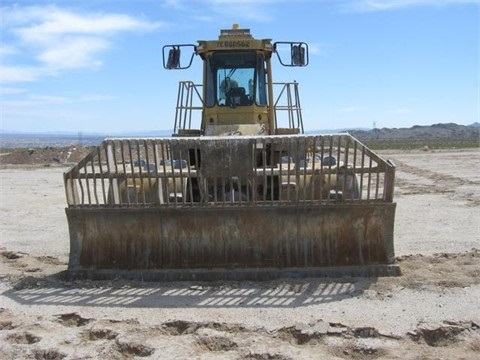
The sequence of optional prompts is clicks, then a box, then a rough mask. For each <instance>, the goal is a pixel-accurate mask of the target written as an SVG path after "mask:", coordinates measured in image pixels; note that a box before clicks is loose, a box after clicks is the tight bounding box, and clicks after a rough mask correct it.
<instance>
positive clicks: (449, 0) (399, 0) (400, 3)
mask: <svg viewBox="0 0 480 360" xmlns="http://www.w3.org/2000/svg"><path fill="white" fill-rule="evenodd" d="M458 4H480V0H346V1H345V2H344V7H345V8H346V9H348V10H353V11H384V10H393V9H400V8H407V7H412V6H436V7H439V6H447V5H458Z"/></svg>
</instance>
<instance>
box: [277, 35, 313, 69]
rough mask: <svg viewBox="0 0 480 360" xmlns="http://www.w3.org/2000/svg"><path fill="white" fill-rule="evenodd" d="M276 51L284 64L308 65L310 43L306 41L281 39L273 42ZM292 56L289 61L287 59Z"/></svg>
mask: <svg viewBox="0 0 480 360" xmlns="http://www.w3.org/2000/svg"><path fill="white" fill-rule="evenodd" d="M273 46H274V51H275V53H276V54H277V56H278V60H279V61H280V64H282V65H283V66H307V65H308V45H307V44H306V43H304V42H285V41H279V42H276V43H274V44H273ZM288 58H290V60H289V62H287V61H285V59H288Z"/></svg>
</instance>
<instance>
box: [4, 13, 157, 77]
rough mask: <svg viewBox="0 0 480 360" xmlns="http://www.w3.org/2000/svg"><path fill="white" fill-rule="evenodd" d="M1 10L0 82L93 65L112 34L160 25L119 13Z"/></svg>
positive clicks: (148, 29) (108, 46) (42, 75)
mask: <svg viewBox="0 0 480 360" xmlns="http://www.w3.org/2000/svg"><path fill="white" fill-rule="evenodd" d="M1 10H2V16H3V19H2V20H3V22H2V29H1V31H2V32H3V33H4V34H5V36H4V37H3V41H4V43H5V44H4V45H2V47H1V48H0V54H1V55H2V60H1V61H2V64H1V66H2V71H3V74H2V79H1V80H2V82H22V81H36V80H38V79H40V78H41V77H44V76H49V75H54V74H58V72H59V71H64V70H68V69H74V68H95V67H98V66H100V65H101V63H102V62H101V56H100V55H101V54H102V53H103V52H104V51H106V50H108V49H109V48H111V47H112V41H113V40H112V37H113V36H114V35H116V34H118V33H120V32H138V31H141V32H143V31H153V30H155V29H158V28H159V27H161V26H162V25H163V24H162V23H160V22H149V21H145V20H141V19H137V18H134V17H131V16H128V15H123V14H104V13H82V12H74V11H72V10H65V9H61V8H59V7H57V6H47V7H36V6H31V7H18V6H16V7H4V8H2V9H1ZM20 56H21V57H20ZM22 62H23V63H24V65H22ZM27 62H28V64H27ZM12 64H14V65H12Z"/></svg>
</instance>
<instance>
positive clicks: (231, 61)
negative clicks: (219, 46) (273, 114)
mask: <svg viewBox="0 0 480 360" xmlns="http://www.w3.org/2000/svg"><path fill="white" fill-rule="evenodd" d="M254 103H255V104H257V105H266V104H267V94H266V81H265V66H264V58H263V55H261V54H257V52H254V51H249V52H246V51H229V52H216V53H213V54H212V55H211V56H209V57H208V58H207V61H206V98H205V104H206V106H207V107H212V106H215V105H219V106H230V107H236V106H248V105H252V104H254Z"/></svg>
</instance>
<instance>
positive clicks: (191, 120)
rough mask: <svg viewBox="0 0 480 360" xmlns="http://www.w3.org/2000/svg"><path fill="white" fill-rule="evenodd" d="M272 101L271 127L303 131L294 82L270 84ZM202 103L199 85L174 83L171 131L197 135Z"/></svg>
mask: <svg viewBox="0 0 480 360" xmlns="http://www.w3.org/2000/svg"><path fill="white" fill-rule="evenodd" d="M273 89H274V95H275V102H274V113H275V128H276V129H278V128H287V129H299V131H300V133H303V131H304V128H303V118H302V108H301V106H300V95H299V91H298V83H297V82H296V81H294V82H278V83H277V82H275V83H273ZM203 106H204V102H203V98H202V85H199V84H195V83H193V82H192V81H180V82H179V83H178V94H177V105H176V107H175V123H174V127H173V133H174V134H181V135H182V136H188V135H197V134H198V135H200V134H201V116H202V115H201V111H202V109H203Z"/></svg>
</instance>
